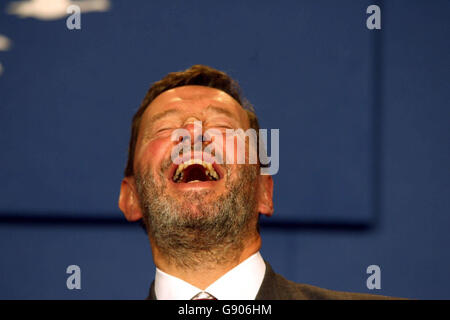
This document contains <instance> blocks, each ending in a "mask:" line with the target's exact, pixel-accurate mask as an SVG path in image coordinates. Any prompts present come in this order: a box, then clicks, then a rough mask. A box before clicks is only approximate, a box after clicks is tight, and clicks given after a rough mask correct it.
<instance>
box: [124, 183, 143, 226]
mask: <svg viewBox="0 0 450 320" xmlns="http://www.w3.org/2000/svg"><path fill="white" fill-rule="evenodd" d="M119 208H120V210H121V211H122V212H123V214H124V215H125V218H126V219H127V220H128V221H137V220H139V219H141V218H142V210H141V206H140V203H139V197H138V194H137V192H136V184H135V180H134V177H125V178H124V179H123V180H122V184H121V185H120V196H119Z"/></svg>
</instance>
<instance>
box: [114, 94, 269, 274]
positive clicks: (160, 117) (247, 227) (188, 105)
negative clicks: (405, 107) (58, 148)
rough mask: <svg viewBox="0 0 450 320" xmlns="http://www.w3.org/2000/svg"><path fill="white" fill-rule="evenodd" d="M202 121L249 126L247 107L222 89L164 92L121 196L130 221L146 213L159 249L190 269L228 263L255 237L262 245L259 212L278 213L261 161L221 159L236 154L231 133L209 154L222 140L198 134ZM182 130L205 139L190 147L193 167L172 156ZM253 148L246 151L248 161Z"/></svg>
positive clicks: (143, 127)
mask: <svg viewBox="0 0 450 320" xmlns="http://www.w3.org/2000/svg"><path fill="white" fill-rule="evenodd" d="M195 122H196V123H197V124H198V123H199V122H201V125H202V131H203V132H205V131H209V130H210V129H215V130H217V131H216V133H217V132H219V135H218V136H219V137H221V136H222V134H223V136H224V135H225V132H226V130H227V129H232V130H236V129H242V130H244V131H245V130H247V129H248V128H249V119H248V116H247V113H246V111H245V110H244V109H243V108H242V107H241V106H240V105H239V103H238V102H237V101H235V100H234V99H233V98H232V97H231V96H229V95H228V94H226V93H225V92H223V91H221V90H217V89H213V88H209V87H203V86H184V87H178V88H175V89H172V90H168V91H166V92H164V93H162V94H161V95H159V96H158V97H157V98H156V99H155V100H154V101H153V102H152V103H151V104H150V105H149V106H148V107H147V109H146V111H145V112H144V114H143V116H142V121H141V124H140V130H139V133H138V138H137V144H136V150H135V161H134V172H135V176H134V177H125V178H124V180H123V181H122V187H121V193H120V199H119V206H120V208H121V210H122V211H123V212H124V214H125V216H126V217H127V219H128V220H131V221H135V220H138V219H141V218H143V220H144V223H145V224H146V226H147V229H148V233H149V237H150V241H151V243H152V248H153V249H157V250H158V252H161V254H162V255H164V256H165V258H166V259H167V260H168V261H170V262H171V263H174V264H177V265H179V266H180V267H190V268H195V267H196V266H198V265H199V264H204V263H206V262H211V263H215V264H217V263H225V262H226V261H230V259H236V255H238V254H239V252H240V251H241V250H242V249H243V248H244V247H245V246H246V243H247V242H252V241H253V243H255V241H256V245H257V244H258V243H259V234H258V231H257V225H258V213H262V214H266V215H271V214H272V212H273V208H272V186H273V184H272V179H271V177H270V176H261V175H259V167H258V165H257V164H249V162H248V161H245V163H244V164H237V162H236V161H231V162H230V161H223V162H219V163H216V162H215V161H214V159H215V158H216V157H217V155H218V154H221V156H222V160H225V159H228V160H230V153H231V152H227V151H230V148H229V144H228V143H227V141H226V140H225V139H224V141H223V144H222V145H220V144H219V145H218V146H217V148H212V149H210V150H211V151H213V152H211V153H210V154H211V155H213V157H207V156H206V155H208V154H209V152H205V150H204V149H205V148H207V146H213V145H217V140H216V138H217V137H218V136H217V135H216V136H215V137H213V138H212V139H211V140H210V141H208V142H201V136H202V131H200V132H198V135H199V136H198V137H197V136H196V135H195V134H194V133H197V132H196V131H197V130H195V129H194V123H195ZM179 129H184V130H186V131H185V134H186V133H187V135H188V136H189V135H190V136H191V137H190V138H191V140H190V141H189V145H188V146H189V147H190V146H191V144H192V145H194V144H195V141H198V140H197V139H198V138H200V142H201V143H200V146H201V148H200V150H197V149H196V150H195V152H196V153H195V154H191V153H189V154H188V155H189V158H186V157H185V154H183V161H184V165H185V166H183V164H181V165H180V164H179V163H175V162H173V161H172V153H173V150H174V148H176V146H177V145H179V141H174V140H173V139H172V133H173V132H174V131H175V130H179ZM241 137H242V136H241ZM237 139H239V138H237ZM237 139H236V140H237ZM231 140H232V142H234V141H235V138H232V139H231ZM247 142H249V140H247ZM231 148H232V149H234V151H233V157H231V158H234V159H231V160H235V159H237V151H238V150H237V144H234V143H233V144H231ZM188 149H190V148H188ZM248 150H249V149H248V148H245V149H244V153H245V157H244V158H246V159H248V156H249V151H248ZM175 154H176V153H175ZM198 154H200V160H202V161H203V162H201V161H200V163H195V164H189V163H186V161H188V160H189V159H193V158H196V159H198ZM207 171H209V174H208V172H207ZM211 172H212V174H211ZM181 173H182V174H183V175H182V177H181V176H180V175H179V174H181ZM154 253H155V252H154Z"/></svg>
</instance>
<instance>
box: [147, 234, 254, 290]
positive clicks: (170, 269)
mask: <svg viewBox="0 0 450 320" xmlns="http://www.w3.org/2000/svg"><path fill="white" fill-rule="evenodd" d="M150 244H151V247H152V252H153V260H154V262H155V265H156V267H157V268H158V269H160V270H161V271H164V272H165V273H167V274H170V275H172V276H174V277H177V278H179V279H182V280H184V281H186V282H188V283H190V284H191V285H193V286H195V287H197V288H199V289H201V290H205V289H206V288H207V287H208V286H210V285H211V284H212V283H214V282H215V281H216V280H217V279H219V278H220V277H222V276H223V275H224V274H225V273H227V272H228V271H230V270H231V269H233V268H234V267H236V266H237V265H238V264H240V263H241V262H243V261H244V260H246V259H247V258H249V257H251V256H252V255H253V254H255V253H256V252H258V251H259V249H260V248H261V237H260V235H259V234H257V235H255V236H254V237H252V238H251V239H248V240H247V241H246V242H245V243H244V247H243V249H241V250H240V251H239V252H234V254H233V256H232V257H230V259H229V260H227V261H226V262H225V263H223V262H220V263H208V264H205V265H201V266H200V267H198V268H195V269H187V268H181V267H179V266H178V265H177V264H175V263H170V261H168V260H167V259H166V258H165V257H164V255H163V254H162V253H161V251H159V250H158V247H157V246H156V245H155V244H154V241H152V240H151V239H150Z"/></svg>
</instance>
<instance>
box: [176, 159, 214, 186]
mask: <svg viewBox="0 0 450 320" xmlns="http://www.w3.org/2000/svg"><path fill="white" fill-rule="evenodd" d="M193 164H199V165H202V166H203V167H204V168H205V169H206V174H207V175H209V176H210V177H211V179H212V180H219V175H218V174H217V172H216V170H214V167H213V165H212V163H208V162H204V161H202V160H198V159H191V160H188V161H186V162H184V163H182V164H180V165H179V166H178V168H177V171H176V172H175V174H174V175H173V178H172V179H173V181H181V180H182V179H183V170H184V169H185V168H187V167H189V166H190V165H193Z"/></svg>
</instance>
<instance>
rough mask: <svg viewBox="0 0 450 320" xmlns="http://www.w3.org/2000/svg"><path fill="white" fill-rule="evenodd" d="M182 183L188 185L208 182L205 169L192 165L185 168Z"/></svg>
mask: <svg viewBox="0 0 450 320" xmlns="http://www.w3.org/2000/svg"><path fill="white" fill-rule="evenodd" d="M183 177H184V178H183V182H184V183H188V182H191V181H195V180H198V181H208V180H209V179H208V176H207V175H206V173H205V168H204V167H203V166H202V165H199V164H194V165H191V166H189V167H187V168H186V169H185V170H184V172H183Z"/></svg>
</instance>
